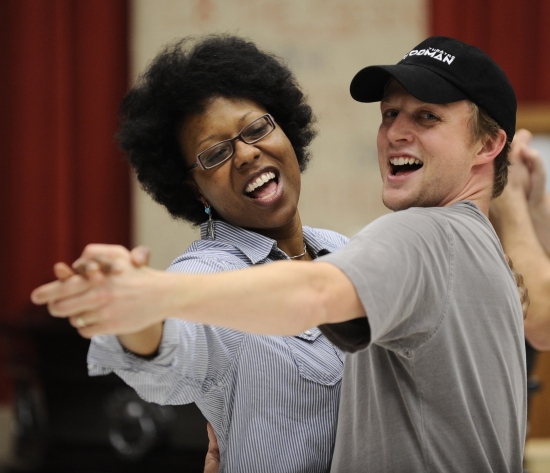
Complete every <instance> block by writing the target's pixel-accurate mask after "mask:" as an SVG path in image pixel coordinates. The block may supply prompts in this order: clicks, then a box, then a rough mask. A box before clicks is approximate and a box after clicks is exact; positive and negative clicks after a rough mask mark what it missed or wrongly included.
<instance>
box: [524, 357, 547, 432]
mask: <svg viewBox="0 0 550 473" xmlns="http://www.w3.org/2000/svg"><path fill="white" fill-rule="evenodd" d="M534 377H535V378H537V379H538V380H539V382H540V388H539V390H538V391H537V392H536V393H535V394H533V397H532V398H531V399H530V406H529V432H528V436H529V438H535V437H550V352H544V353H539V354H538V355H537V360H536V365H535V370H534Z"/></svg>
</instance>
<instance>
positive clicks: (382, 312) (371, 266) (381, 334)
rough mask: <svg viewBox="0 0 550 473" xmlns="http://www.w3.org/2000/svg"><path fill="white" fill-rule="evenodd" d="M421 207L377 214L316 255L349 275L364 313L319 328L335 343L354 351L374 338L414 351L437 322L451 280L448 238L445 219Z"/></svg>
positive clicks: (442, 311) (398, 348) (386, 345)
mask: <svg viewBox="0 0 550 473" xmlns="http://www.w3.org/2000/svg"><path fill="white" fill-rule="evenodd" d="M424 210H426V209H410V210H406V211H401V212H396V213H394V214H389V215H386V216H384V217H381V218H379V219H377V220H376V221H374V222H373V223H372V224H370V225H368V226H367V227H365V228H364V229H363V230H362V231H361V232H360V233H359V234H357V236H355V237H354V238H352V239H351V240H350V243H349V244H348V245H347V246H346V247H344V248H343V249H342V250H339V251H336V252H335V253H332V254H330V255H327V256H324V257H322V258H321V259H320V261H325V262H328V263H332V264H334V265H336V266H337V267H339V268H340V269H341V270H342V271H343V272H344V273H345V274H346V275H347V276H348V278H349V279H350V280H351V282H352V283H353V285H354V287H355V289H356V291H357V294H358V295H359V298H360V300H361V303H362V304H363V307H364V309H365V312H366V314H367V318H361V319H355V320H352V321H349V322H344V323H341V324H330V325H325V326H322V327H320V328H321V329H322V331H323V333H324V334H325V335H326V336H327V338H329V340H331V341H332V342H333V343H334V344H335V345H336V346H338V347H339V348H341V349H343V350H345V351H349V352H354V351H357V350H360V349H364V348H367V347H368V346H369V345H370V344H371V343H376V344H379V345H382V346H384V347H385V348H388V349H392V350H402V349H403V348H407V349H410V350H414V349H415V348H417V347H418V346H419V345H421V344H422V343H423V342H424V341H425V340H426V339H427V338H428V337H429V336H430V335H431V333H432V332H433V330H435V328H436V327H437V323H438V321H439V319H440V318H441V316H442V315H443V313H444V310H445V303H446V301H447V293H448V287H449V284H450V276H451V262H452V256H453V254H452V241H451V238H450V235H449V231H448V229H447V226H446V223H445V222H444V221H443V220H442V219H439V218H436V217H435V216H434V215H433V214H431V213H429V212H425V211H424Z"/></svg>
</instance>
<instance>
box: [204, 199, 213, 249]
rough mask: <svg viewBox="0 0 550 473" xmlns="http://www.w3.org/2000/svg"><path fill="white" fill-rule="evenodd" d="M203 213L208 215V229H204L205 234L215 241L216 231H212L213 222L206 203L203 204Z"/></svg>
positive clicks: (210, 210)
mask: <svg viewBox="0 0 550 473" xmlns="http://www.w3.org/2000/svg"><path fill="white" fill-rule="evenodd" d="M204 211H205V213H206V214H207V215H208V227H207V229H206V234H207V235H208V236H209V237H210V238H212V240H215V239H216V230H215V229H214V220H212V209H211V208H210V205H208V204H207V203H206V202H205V203H204Z"/></svg>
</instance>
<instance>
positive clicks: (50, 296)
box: [31, 275, 90, 305]
mask: <svg viewBox="0 0 550 473" xmlns="http://www.w3.org/2000/svg"><path fill="white" fill-rule="evenodd" d="M89 287H90V284H89V283H88V281H86V280H85V279H84V278H82V277H81V276H79V275H73V276H70V277H69V278H67V279H65V280H63V281H53V282H50V283H48V284H44V285H42V286H40V287H37V288H36V289H35V290H34V291H32V293H31V301H32V302H34V303H35V304H37V305H42V304H47V303H50V302H53V301H56V300H58V299H63V298H66V297H72V296H75V295H78V294H81V293H83V292H85V291H87V290H88V289H89Z"/></svg>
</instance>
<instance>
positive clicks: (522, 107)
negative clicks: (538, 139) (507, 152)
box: [516, 102, 550, 134]
mask: <svg viewBox="0 0 550 473" xmlns="http://www.w3.org/2000/svg"><path fill="white" fill-rule="evenodd" d="M519 128H527V129H528V130H529V131H530V132H531V133H533V134H537V133H539V134H543V133H544V134H550V103H532V102H520V103H519V104H518V113H517V123H516V129H519Z"/></svg>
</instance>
